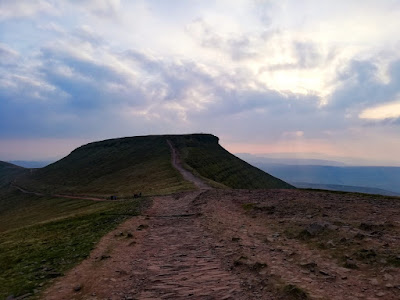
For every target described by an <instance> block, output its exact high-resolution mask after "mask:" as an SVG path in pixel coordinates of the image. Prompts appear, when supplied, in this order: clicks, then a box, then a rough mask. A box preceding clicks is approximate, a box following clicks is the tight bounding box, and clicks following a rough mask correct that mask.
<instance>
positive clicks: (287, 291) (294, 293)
mask: <svg viewBox="0 0 400 300" xmlns="http://www.w3.org/2000/svg"><path fill="white" fill-rule="evenodd" d="M282 292H283V294H284V295H285V296H286V297H287V298H288V299H299V300H301V299H309V297H308V295H307V293H306V292H305V291H304V290H303V289H302V288H300V287H298V286H296V285H294V284H287V285H285V286H284V287H283V288H282Z"/></svg>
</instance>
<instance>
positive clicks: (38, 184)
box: [0, 135, 290, 298]
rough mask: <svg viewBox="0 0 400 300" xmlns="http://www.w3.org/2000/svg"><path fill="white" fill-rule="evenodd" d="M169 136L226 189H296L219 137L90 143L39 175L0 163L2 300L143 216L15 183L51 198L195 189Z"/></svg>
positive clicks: (133, 206)
mask: <svg viewBox="0 0 400 300" xmlns="http://www.w3.org/2000/svg"><path fill="white" fill-rule="evenodd" d="M167 139H170V140H172V141H173V143H174V144H175V145H176V146H177V147H178V148H179V150H180V151H181V152H182V154H183V158H184V161H185V163H186V165H187V167H188V168H191V169H192V170H193V171H194V172H195V173H198V174H200V175H201V176H203V177H205V178H207V179H208V180H212V181H215V182H218V183H219V185H220V186H228V187H233V188H271V187H274V188H275V187H276V188H285V187H290V186H288V185H287V184H286V183H284V182H282V181H280V180H278V179H276V178H274V177H272V176H270V175H268V174H266V173H264V172H262V171H260V170H258V169H256V168H254V167H252V166H250V165H248V164H247V163H245V162H243V161H241V160H240V159H238V158H236V157H235V156H233V155H231V154H230V153H229V152H227V151H226V150H224V149H223V148H222V147H221V146H219V145H218V138H216V137H214V136H212V135H185V136H148V137H133V138H122V139H113V140H107V141H102V142H96V143H91V144H88V145H84V146H82V147H80V148H78V149H76V150H74V151H73V152H72V153H71V154H70V155H69V156H67V157H65V158H64V159H62V160H60V161H58V162H56V163H54V164H52V165H49V166H47V167H45V168H42V169H38V170H35V171H34V172H31V171H30V170H29V169H24V168H20V167H18V166H14V165H12V164H8V163H2V162H0V298H5V297H7V296H8V295H10V294H14V295H15V296H18V295H23V294H25V293H33V294H34V293H35V291H36V292H38V291H40V289H41V287H42V286H45V285H46V283H48V282H49V280H50V279H51V278H53V277H56V276H60V274H62V273H63V272H65V271H67V270H68V269H70V268H71V267H72V266H74V265H75V264H77V263H79V262H80V261H81V260H83V259H84V258H85V257H87V255H88V254H89V253H90V251H91V249H92V248H93V246H94V245H95V244H96V243H97V241H98V240H99V239H100V238H101V237H102V236H103V235H104V234H106V233H107V232H108V231H110V230H111V229H113V228H114V227H115V226H117V225H118V224H119V223H120V222H122V221H123V220H124V219H126V218H127V217H129V216H131V215H134V214H137V213H138V212H139V208H138V206H139V203H140V201H132V200H130V201H122V202H95V201H90V200H79V199H64V198H54V197H51V196H36V195H32V194H23V193H21V192H20V191H18V190H16V189H15V188H13V187H11V186H10V182H12V181H14V179H15V178H17V177H18V178H17V181H16V183H17V184H18V185H21V186H23V187H25V188H27V189H31V190H34V191H42V192H46V193H48V194H55V193H71V194H80V193H81V194H87V195H104V194H106V195H110V194H116V195H119V196H131V195H132V194H133V193H138V192H143V193H144V194H148V195H152V194H164V193H172V192H176V191H181V190H188V189H192V188H194V186H193V185H192V184H191V183H188V182H186V181H184V180H183V178H182V176H181V175H180V174H179V173H178V172H177V171H176V170H175V169H174V168H173V167H172V165H171V162H170V161H171V154H170V149H169V147H168V145H167V143H166V140H167ZM142 201H145V200H142Z"/></svg>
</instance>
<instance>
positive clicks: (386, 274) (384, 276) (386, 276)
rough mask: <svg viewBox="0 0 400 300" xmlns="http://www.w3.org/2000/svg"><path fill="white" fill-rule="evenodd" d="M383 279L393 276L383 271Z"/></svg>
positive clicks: (390, 278)
mask: <svg viewBox="0 0 400 300" xmlns="http://www.w3.org/2000/svg"><path fill="white" fill-rule="evenodd" d="M383 279H384V280H385V281H389V280H393V276H392V275H390V274H388V273H385V274H383Z"/></svg>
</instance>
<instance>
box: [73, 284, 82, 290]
mask: <svg viewBox="0 0 400 300" xmlns="http://www.w3.org/2000/svg"><path fill="white" fill-rule="evenodd" d="M81 289H82V285H81V284H77V285H76V286H74V292H79V291H80V290H81Z"/></svg>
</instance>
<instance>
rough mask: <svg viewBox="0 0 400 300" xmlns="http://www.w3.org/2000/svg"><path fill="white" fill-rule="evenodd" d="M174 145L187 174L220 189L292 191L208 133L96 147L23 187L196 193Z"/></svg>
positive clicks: (40, 172)
mask: <svg viewBox="0 0 400 300" xmlns="http://www.w3.org/2000/svg"><path fill="white" fill-rule="evenodd" d="M168 140H169V141H170V142H171V143H172V144H173V145H174V147H176V148H177V149H178V151H179V152H180V154H181V158H182V160H183V163H184V165H185V167H186V168H187V169H189V170H190V171H192V172H194V173H196V174H198V175H200V176H202V177H203V178H205V179H207V180H208V181H209V182H210V183H211V184H213V185H214V186H218V187H230V188H244V189H260V188H291V187H292V186H290V185H289V184H287V183H285V182H283V181H281V180H279V179H277V178H275V177H273V176H271V175H269V174H267V173H265V172H263V171H261V170H259V169H257V168H255V167H253V166H251V165H249V164H248V163H246V162H244V161H242V160H240V159H239V158H237V157H235V156H234V155H232V154H230V153H229V152H228V151H226V150H225V149H224V148H222V147H221V146H220V145H219V144H218V138H217V137H215V136H213V135H210V134H190V135H158V136H140V137H127V138H119V139H111V140H105V141H101V142H94V143H90V144H87V145H84V146H81V147H79V148H77V149H76V150H74V151H72V152H71V154H70V155H68V156H67V157H65V158H63V159H61V160H60V161H58V162H55V163H53V164H51V165H49V166H47V167H45V168H42V169H38V170H36V171H35V172H34V173H33V174H29V175H28V176H25V178H24V179H23V180H19V183H20V184H21V185H22V186H23V187H25V188H27V189H31V190H36V191H38V190H40V191H44V192H47V193H53V194H54V193H55V192H57V193H75V194H79V193H83V194H92V195H113V194H115V195H118V196H122V197H126V196H130V195H133V194H134V193H139V192H142V193H145V194H147V195H151V194H165V193H171V192H176V191H180V190H188V189H194V188H195V187H194V185H193V184H192V183H190V182H187V181H186V180H184V178H183V177H182V175H181V174H180V173H179V172H178V171H177V170H176V169H175V168H173V166H172V164H171V150H170V148H169V145H168V143H167V141H168Z"/></svg>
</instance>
